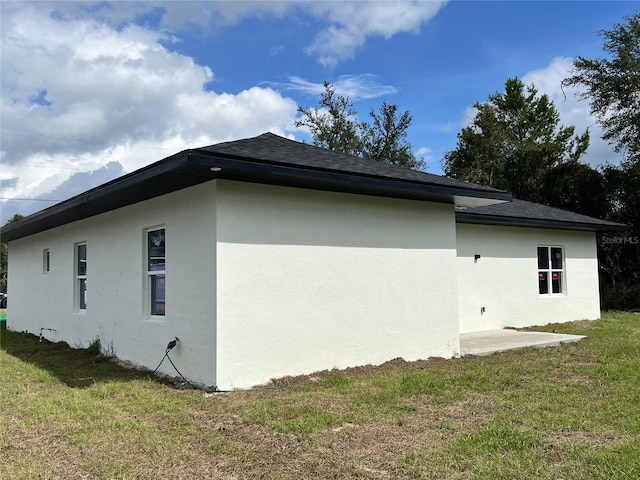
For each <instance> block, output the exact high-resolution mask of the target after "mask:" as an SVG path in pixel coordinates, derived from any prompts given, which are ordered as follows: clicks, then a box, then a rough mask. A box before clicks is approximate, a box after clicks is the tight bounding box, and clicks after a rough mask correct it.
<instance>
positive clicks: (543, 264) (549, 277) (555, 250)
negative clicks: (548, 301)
mask: <svg viewBox="0 0 640 480" xmlns="http://www.w3.org/2000/svg"><path fill="white" fill-rule="evenodd" d="M562 250H563V249H562V247H547V246H545V247H538V291H539V293H540V295H549V294H554V293H556V294H557V293H563V288H564V258H563V257H564V254H563V251H562Z"/></svg>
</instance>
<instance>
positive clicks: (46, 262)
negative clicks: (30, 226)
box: [42, 248, 51, 273]
mask: <svg viewBox="0 0 640 480" xmlns="http://www.w3.org/2000/svg"><path fill="white" fill-rule="evenodd" d="M50 271H51V254H50V252H49V249H48V248H45V249H44V250H43V251H42V272H43V273H49V272H50Z"/></svg>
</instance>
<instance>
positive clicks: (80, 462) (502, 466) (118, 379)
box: [0, 312, 640, 480]
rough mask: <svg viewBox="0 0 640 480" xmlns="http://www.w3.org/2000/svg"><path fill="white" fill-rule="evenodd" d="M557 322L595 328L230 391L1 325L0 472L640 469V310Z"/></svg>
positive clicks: (571, 328) (556, 475) (454, 474)
mask: <svg viewBox="0 0 640 480" xmlns="http://www.w3.org/2000/svg"><path fill="white" fill-rule="evenodd" d="M552 328H553V329H555V331H556V332H561V333H574V334H581V335H587V336H588V338H587V339H585V340H583V341H581V342H578V343H574V344H567V345H563V346H560V347H554V348H548V349H534V348H528V349H524V350H518V351H514V352H508V353H501V354H495V355H490V356H487V357H465V358H461V359H454V360H446V361H445V360H441V359H434V360H431V361H428V362H415V363H405V362H402V361H393V362H389V363H388V364H385V365H383V366H380V367H377V368H362V369H353V370H348V371H334V372H321V373H319V374H317V375H314V376H313V377H312V378H311V379H307V381H291V382H280V383H281V384H286V385H284V386H282V387H280V388H271V389H260V390H253V391H249V392H235V393H226V394H206V393H204V392H201V391H195V390H177V389H175V388H173V387H171V386H170V385H167V384H165V383H162V382H160V381H158V380H155V379H152V378H150V377H149V376H148V375H147V374H145V373H143V372H138V371H133V370H126V369H122V368H120V367H118V366H117V365H116V364H115V363H114V362H112V361H105V359H104V358H102V359H100V358H99V357H96V356H94V355H91V353H90V352H88V351H87V350H72V349H68V348H66V347H65V346H64V345H61V344H51V343H47V342H42V343H39V342H38V339H37V337H33V336H30V335H24V334H18V333H13V332H9V331H6V330H2V331H1V345H2V348H1V350H0V371H1V372H2V375H1V376H0V402H1V404H0V478H3V479H29V478H38V479H54V478H55V479H57V478H59V479H75V478H79V479H80V478H91V479H93V478H103V479H114V478H122V479H134V478H135V479H157V478H184V479H193V478H214V479H215V478H221V479H222V478H224V479H228V478H231V479H233V478H237V479H241V478H261V479H276V478H277V479H281V478H290V479H302V478H326V479H336V478H338V479H339V478H344V479H347V478H359V479H383V478H394V479H395V478H400V479H403V478H406V479H414V478H416V479H417V478H425V479H434V478H435V479H437V478H442V479H456V478H459V479H494V478H495V479H510V478H513V479H523V478H542V479H545V478H547V479H560V478H561V479H581V480H582V479H633V480H636V479H638V478H640V315H638V314H632V313H619V312H615V313H605V314H604V315H603V319H602V320H599V321H596V322H576V323H573V324H567V325H558V324H556V325H549V326H546V327H543V328H541V330H545V331H551V329H552ZM98 360H100V361H98Z"/></svg>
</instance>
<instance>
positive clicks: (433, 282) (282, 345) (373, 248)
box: [217, 181, 460, 389]
mask: <svg viewBox="0 0 640 480" xmlns="http://www.w3.org/2000/svg"><path fill="white" fill-rule="evenodd" d="M217 221H218V224H217V232H218V247H217V265H218V339H217V340H218V346H217V352H218V359H217V362H218V363H217V364H218V377H219V378H218V386H219V387H220V388H223V389H228V388H234V387H235V388H239V387H246V386H251V385H256V384H261V383H264V382H268V381H269V380H270V379H271V378H276V377H280V376H284V375H299V374H308V373H311V372H314V371H318V370H323V369H331V368H345V367H350V366H356V365H365V364H381V363H384V362H385V361H388V360H391V359H393V358H397V357H402V358H404V359H406V360H416V359H421V358H427V357H429V356H440V357H451V356H452V355H455V354H457V353H459V348H460V346H459V332H458V316H457V315H458V314H457V302H458V297H457V281H456V275H455V269H456V251H455V221H454V209H453V206H452V205H444V204H435V203H427V202H417V201H407V200H398V199H388V198H378V197H368V196H360V195H349V194H341V193H332V192H319V191H311V190H303V189H295V188H285V187H275V186H267V185H250V184H242V183H237V182H231V181H219V184H218V211H217Z"/></svg>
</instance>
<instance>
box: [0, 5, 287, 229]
mask: <svg viewBox="0 0 640 480" xmlns="http://www.w3.org/2000/svg"><path fill="white" fill-rule="evenodd" d="M10 7H11V8H6V9H5V8H4V4H3V12H2V13H3V19H2V37H1V40H2V46H1V49H2V50H1V54H2V93H1V97H0V115H1V116H2V152H1V157H0V161H1V162H2V171H1V172H0V181H2V183H3V185H2V195H1V196H2V197H20V198H33V197H38V196H41V195H43V194H45V193H46V192H51V191H52V190H54V189H55V188H57V187H58V186H60V185H61V184H63V183H64V182H66V181H67V180H68V179H69V178H70V177H71V176H72V175H74V174H77V173H78V172H90V171H96V170H99V169H100V168H101V167H102V166H104V165H106V164H109V163H111V162H118V163H119V164H120V165H121V166H122V167H123V168H124V171H131V170H134V169H136V168H139V167H141V166H143V165H146V164H148V163H151V162H152V161H155V160H158V159H159V158H162V157H164V156H166V155H169V154H171V153H174V152H176V151H179V150H181V149H184V148H189V147H197V146H202V145H207V144H212V143H216V142H218V141H225V140H230V139H235V138H242V137H248V136H253V135H257V134H260V133H262V132H264V131H273V132H275V133H279V134H285V133H286V132H288V131H290V130H292V129H293V122H294V119H295V115H296V108H297V105H296V103H295V102H294V101H293V100H291V99H288V98H284V97H282V96H281V95H280V94H279V93H277V92H275V91H274V90H272V89H270V88H260V87H253V88H250V89H247V90H244V91H241V92H239V93H238V94H236V95H234V94H229V93H217V92H214V91H211V90H207V89H206V85H207V84H208V83H209V82H210V81H211V80H212V79H213V72H212V71H211V69H210V68H209V67H207V66H203V65H198V64H197V63H196V62H195V61H194V60H193V58H191V57H188V56H185V55H180V54H177V53H172V52H170V51H168V50H167V49H166V48H164V47H163V46H162V44H161V41H162V40H163V39H165V38H166V37H164V36H163V34H162V33H160V32H157V31H152V30H149V29H145V28H142V27H139V26H135V25H127V26H124V27H123V26H121V27H120V28H114V27H112V26H110V25H109V24H107V23H104V22H98V21H95V20H90V19H76V18H71V17H64V16H60V15H50V12H51V10H50V9H47V8H42V6H41V5H40V4H32V5H26V6H24V7H23V8H16V5H11V6H10ZM25 59H28V61H25ZM91 186H93V185H87V188H89V187H91ZM58 194H61V192H58ZM3 207H4V208H3V214H2V216H3V218H5V219H6V215H5V212H4V210H6V208H9V207H10V205H9V204H5V205H3ZM38 207H41V205H38Z"/></svg>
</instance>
